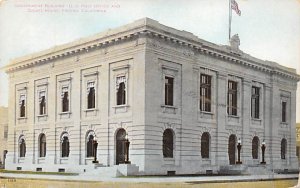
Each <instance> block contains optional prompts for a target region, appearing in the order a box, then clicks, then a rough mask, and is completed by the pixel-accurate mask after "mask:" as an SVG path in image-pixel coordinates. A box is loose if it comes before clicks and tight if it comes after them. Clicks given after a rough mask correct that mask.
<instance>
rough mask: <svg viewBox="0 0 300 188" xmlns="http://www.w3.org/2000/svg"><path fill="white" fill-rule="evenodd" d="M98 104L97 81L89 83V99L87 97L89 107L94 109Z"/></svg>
mask: <svg viewBox="0 0 300 188" xmlns="http://www.w3.org/2000/svg"><path fill="white" fill-rule="evenodd" d="M95 106H96V95H95V83H94V82H89V83H88V99H87V108H88V109H93V108H95Z"/></svg>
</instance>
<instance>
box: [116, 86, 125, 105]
mask: <svg viewBox="0 0 300 188" xmlns="http://www.w3.org/2000/svg"><path fill="white" fill-rule="evenodd" d="M125 100H126V91H125V83H124V82H121V83H120V84H119V88H118V92H117V105H123V104H126V102H125Z"/></svg>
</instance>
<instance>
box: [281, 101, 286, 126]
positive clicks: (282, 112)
mask: <svg viewBox="0 0 300 188" xmlns="http://www.w3.org/2000/svg"><path fill="white" fill-rule="evenodd" d="M281 122H286V102H282V103H281Z"/></svg>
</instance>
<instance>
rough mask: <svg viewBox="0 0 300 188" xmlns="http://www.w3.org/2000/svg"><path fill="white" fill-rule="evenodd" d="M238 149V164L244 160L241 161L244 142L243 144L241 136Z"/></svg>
mask: <svg viewBox="0 0 300 188" xmlns="http://www.w3.org/2000/svg"><path fill="white" fill-rule="evenodd" d="M237 149H238V160H237V162H236V164H242V161H241V149H242V144H241V139H240V138H239V140H238V145H237Z"/></svg>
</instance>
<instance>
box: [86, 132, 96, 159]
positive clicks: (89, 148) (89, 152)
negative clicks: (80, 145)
mask: <svg viewBox="0 0 300 188" xmlns="http://www.w3.org/2000/svg"><path fill="white" fill-rule="evenodd" d="M94 138H95V136H94V135H93V133H92V132H90V133H89V134H88V136H87V143H86V157H94V143H93V142H94Z"/></svg>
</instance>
